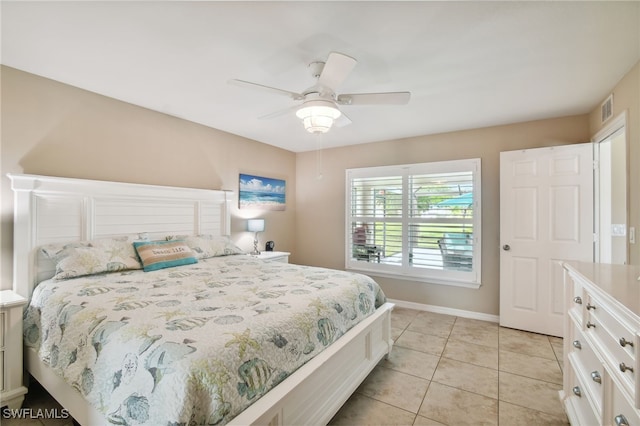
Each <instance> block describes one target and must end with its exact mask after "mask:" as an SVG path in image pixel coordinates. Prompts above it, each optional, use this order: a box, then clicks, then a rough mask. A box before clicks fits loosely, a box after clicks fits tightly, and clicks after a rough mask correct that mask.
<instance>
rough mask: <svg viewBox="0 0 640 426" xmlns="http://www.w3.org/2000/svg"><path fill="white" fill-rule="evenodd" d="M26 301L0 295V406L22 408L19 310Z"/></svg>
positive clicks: (8, 294) (13, 295) (6, 292)
mask: <svg viewBox="0 0 640 426" xmlns="http://www.w3.org/2000/svg"><path fill="white" fill-rule="evenodd" d="M26 303H27V299H25V298H24V297H22V296H19V295H18V294H16V293H14V292H13V291H12V290H2V291H0V391H1V393H0V406H1V407H5V406H8V407H9V408H11V409H18V408H20V407H22V401H24V395H25V394H26V393H27V388H26V387H24V386H23V385H22V370H23V365H22V307H23V306H24V305H26Z"/></svg>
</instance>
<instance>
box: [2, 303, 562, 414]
mask: <svg viewBox="0 0 640 426" xmlns="http://www.w3.org/2000/svg"><path fill="white" fill-rule="evenodd" d="M391 317H392V331H393V338H394V340H395V346H394V348H393V351H392V353H391V355H390V356H389V359H386V360H383V361H381V363H380V364H379V365H378V366H377V367H376V368H375V369H374V370H373V372H372V373H371V374H370V375H369V377H367V379H366V380H365V381H364V383H363V384H362V385H361V386H360V387H359V388H358V390H357V391H356V393H355V394H354V395H353V396H352V397H351V398H350V399H349V400H348V401H347V403H346V404H345V405H344V406H343V407H342V409H341V410H340V411H339V412H338V413H337V414H336V416H335V417H334V418H333V419H332V420H331V424H333V425H474V426H475V425H509V426H512V425H527V426H530V425H567V424H568V421H567V417H566V415H565V414H564V411H563V409H562V405H561V404H560V401H559V399H558V391H559V390H560V389H561V388H562V370H561V368H562V339H559V338H556V337H549V336H544V335H540V334H534V333H528V332H524V331H519V330H512V329H509V328H503V327H499V326H498V324H495V323H491V322H486V321H478V320H471V319H466V318H460V317H454V316H449V315H442V314H435V313H430V312H422V311H417V310H412V309H406V308H396V309H394V311H393V314H392V316H391ZM24 406H25V407H31V408H54V407H60V406H59V405H58V404H57V403H56V402H55V401H54V400H53V399H52V398H51V397H50V396H49V395H48V394H47V393H46V392H45V391H44V390H42V389H41V388H39V387H38V386H37V384H35V385H34V386H33V387H32V389H31V390H30V393H29V394H28V395H27V399H26V400H25V405H24ZM0 422H1V423H2V426H18V425H19V426H24V425H31V426H41V425H46V426H67V425H69V420H68V419H67V420H48V421H40V420H36V419H32V420H15V419H14V420H8V419H1V420H0Z"/></svg>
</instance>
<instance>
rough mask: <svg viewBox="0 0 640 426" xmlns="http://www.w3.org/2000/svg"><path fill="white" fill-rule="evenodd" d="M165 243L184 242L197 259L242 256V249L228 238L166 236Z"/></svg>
mask: <svg viewBox="0 0 640 426" xmlns="http://www.w3.org/2000/svg"><path fill="white" fill-rule="evenodd" d="M166 239H167V241H175V240H180V241H184V242H185V243H186V244H187V245H188V246H189V247H190V248H191V250H193V252H194V253H195V256H196V258H197V259H207V258H209V257H216V256H229V255H232V254H244V252H243V251H242V249H240V248H238V247H237V246H236V245H235V244H233V243H232V242H231V240H230V239H229V237H225V236H220V237H214V236H212V235H192V236H188V235H168V236H167V237H166Z"/></svg>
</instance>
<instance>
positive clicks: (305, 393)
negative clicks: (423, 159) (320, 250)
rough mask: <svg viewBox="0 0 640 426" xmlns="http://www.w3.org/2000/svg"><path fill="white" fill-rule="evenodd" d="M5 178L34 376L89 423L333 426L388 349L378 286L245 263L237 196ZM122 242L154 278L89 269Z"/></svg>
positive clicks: (134, 271) (358, 278)
mask: <svg viewBox="0 0 640 426" xmlns="http://www.w3.org/2000/svg"><path fill="white" fill-rule="evenodd" d="M9 177H10V179H11V182H12V188H13V190H14V193H15V203H14V209H15V216H14V282H13V288H14V291H15V292H17V293H18V294H20V295H22V296H24V297H26V298H28V299H29V300H30V303H29V307H28V308H27V310H26V311H25V319H24V325H23V327H24V341H25V364H26V369H27V371H28V372H29V373H30V374H31V375H32V376H33V377H34V378H35V379H36V380H38V381H39V382H40V383H41V384H42V385H43V387H44V388H45V389H46V390H47V391H48V392H49V393H50V394H51V395H52V396H53V397H54V398H55V399H57V400H58V402H60V403H61V405H62V406H63V407H65V408H66V409H67V410H69V412H70V413H71V415H72V416H73V417H74V419H75V420H77V421H78V422H79V423H80V424H90V425H94V424H189V423H190V424H269V425H279V424H326V423H327V422H328V421H329V420H330V419H331V418H332V417H333V415H334V414H335V413H336V412H337V411H338V409H339V408H340V407H341V406H342V404H344V402H345V401H346V400H347V399H348V398H349V396H350V395H351V394H352V393H353V392H354V391H355V389H356V388H357V386H358V385H359V384H360V383H361V382H362V381H363V380H364V378H365V377H366V376H367V375H368V374H369V372H370V371H371V370H372V369H373V367H374V366H375V365H376V364H377V363H378V362H379V361H380V360H381V359H382V358H383V357H384V356H386V355H387V354H388V353H389V352H390V350H391V347H392V339H391V336H390V314H391V310H392V309H393V305H392V304H390V303H387V302H385V300H384V295H383V293H382V292H381V290H380V289H379V287H377V284H376V283H375V282H374V281H373V280H371V279H370V278H368V277H366V276H364V275H359V274H351V273H347V272H344V271H337V270H330V269H324V268H312V267H305V266H300V265H290V264H285V263H278V262H273V263H269V262H265V261H262V260H258V259H256V258H254V257H251V256H249V255H246V254H244V253H241V251H240V250H239V249H237V247H235V246H234V245H233V243H231V242H230V240H229V239H228V237H227V236H228V235H229V234H230V228H231V221H230V213H229V211H230V208H229V207H230V203H231V200H232V198H233V194H231V193H230V192H227V191H217V190H202V189H190V188H175V187H161V186H152V185H139V184H126V183H118V182H103V181H90V180H82V179H69V178H54V177H45V176H34V175H10V176H9ZM123 244H124V246H125V247H126V250H131V247H133V250H134V252H135V251H137V253H136V254H140V256H142V259H143V262H142V264H141V266H142V267H143V268H147V267H149V269H152V270H149V271H145V270H144V269H139V268H136V267H135V266H131V265H129V266H127V265H128V264H127V262H128V261H127V260H126V259H127V258H132V257H133V256H131V253H130V252H127V253H126V255H124V254H123V255H122V256H123V257H122V259H125V260H123V261H122V262H109V263H106V262H103V263H104V265H102V264H101V263H100V262H97V261H95V262H93V260H92V262H93V263H91V262H88V261H87V260H86V256H87V253H95V252H96V251H97V252H98V253H104V252H106V251H109V253H110V256H111V255H112V254H113V252H114V250H116V248H117V249H118V250H120V249H122V247H123ZM148 248H153V252H154V253H161V252H162V253H165V252H168V251H172V253H174V252H175V253H179V255H178V257H177V258H173V257H172V258H171V259H172V260H170V261H169V263H168V265H161V266H159V267H157V268H155V266H153V265H158V264H154V263H153V262H151V261H150V263H147V262H146V261H147V260H148V259H146V258H145V255H144V254H143V253H144V251H143V250H146V249H148ZM203 248H204V249H203ZM123 250H124V249H123ZM60 253H64V256H61V255H60ZM69 253H72V254H71V255H69ZM73 253H75V254H73ZM78 253H80V254H81V255H82V257H81V258H80V257H78V258H75V260H76V261H78V259H81V262H80V261H78V262H79V263H78V262H76V263H73V262H72V263H67V264H64V265H65V266H61V265H62V263H60V261H59V259H64V260H65V261H67V260H68V259H70V258H71V259H73V258H74V256H75V255H76V254H77V255H78V256H80V254H78ZM185 253H186V254H185ZM171 256H173V254H172V255H171ZM110 258H111V257H110ZM56 259H57V260H58V263H57V264H56ZM92 259H93V258H92ZM139 259H140V257H138V260H139ZM176 259H178V260H176ZM185 259H187V260H185ZM164 261H165V259H163V262H164ZM154 262H155V260H154ZM172 262H173V263H172ZM87 264H91V267H90V268H89V269H90V271H89V272H88V273H86V271H85V270H84V269H83V268H85V269H86V265H87ZM70 265H73V267H71V266H70ZM78 265H80V266H78ZM82 265H84V266H82ZM96 265H98V266H96ZM83 271H84V272H83Z"/></svg>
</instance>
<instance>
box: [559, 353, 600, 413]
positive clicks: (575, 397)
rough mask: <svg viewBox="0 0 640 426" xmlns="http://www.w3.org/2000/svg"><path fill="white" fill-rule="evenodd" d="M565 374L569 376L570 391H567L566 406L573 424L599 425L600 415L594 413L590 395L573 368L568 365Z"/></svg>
mask: <svg viewBox="0 0 640 426" xmlns="http://www.w3.org/2000/svg"><path fill="white" fill-rule="evenodd" d="M564 374H566V375H567V380H568V389H565V392H566V395H565V397H566V399H565V401H564V404H565V408H566V411H567V414H568V416H569V420H570V421H571V424H572V425H588V426H596V425H599V424H600V420H599V419H600V414H599V413H596V412H595V411H594V409H593V407H594V405H593V403H592V401H591V400H590V397H589V395H588V394H587V393H586V392H585V391H584V385H583V384H582V382H581V381H580V380H578V378H577V374H576V372H575V370H574V369H573V367H572V366H571V365H567V366H566V369H565V371H564Z"/></svg>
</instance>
